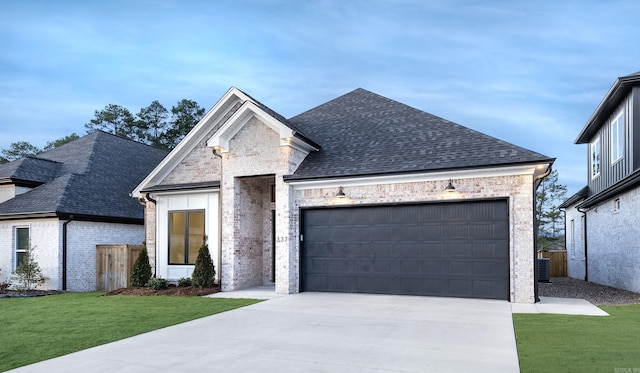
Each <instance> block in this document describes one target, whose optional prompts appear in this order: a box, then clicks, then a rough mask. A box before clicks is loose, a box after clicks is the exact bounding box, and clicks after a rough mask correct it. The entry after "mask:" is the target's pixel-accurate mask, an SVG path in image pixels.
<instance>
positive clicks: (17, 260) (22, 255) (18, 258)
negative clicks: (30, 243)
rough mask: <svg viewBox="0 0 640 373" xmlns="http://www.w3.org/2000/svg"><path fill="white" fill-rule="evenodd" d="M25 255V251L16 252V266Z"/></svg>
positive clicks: (22, 260)
mask: <svg viewBox="0 0 640 373" xmlns="http://www.w3.org/2000/svg"><path fill="white" fill-rule="evenodd" d="M26 255H27V253H26V252H24V251H22V252H16V268H18V266H19V265H20V264H22V262H24V257H25V256H26Z"/></svg>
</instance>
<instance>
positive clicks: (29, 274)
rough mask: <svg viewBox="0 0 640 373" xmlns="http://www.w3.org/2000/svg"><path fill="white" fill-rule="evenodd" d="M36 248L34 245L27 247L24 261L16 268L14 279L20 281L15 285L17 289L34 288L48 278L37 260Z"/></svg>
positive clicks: (26, 289)
mask: <svg viewBox="0 0 640 373" xmlns="http://www.w3.org/2000/svg"><path fill="white" fill-rule="evenodd" d="M35 248H36V247H35V246H34V247H30V248H29V249H27V251H26V252H25V253H24V259H23V260H22V263H20V265H18V268H16V271H15V272H14V275H13V279H14V280H16V281H17V282H18V284H17V285H16V286H15V287H16V290H19V291H28V290H33V289H35V288H37V287H38V286H40V285H42V284H44V281H45V280H46V279H47V278H46V277H44V275H43V274H42V268H40V265H39V264H38V262H37V261H36V258H35V255H33V252H34V251H35Z"/></svg>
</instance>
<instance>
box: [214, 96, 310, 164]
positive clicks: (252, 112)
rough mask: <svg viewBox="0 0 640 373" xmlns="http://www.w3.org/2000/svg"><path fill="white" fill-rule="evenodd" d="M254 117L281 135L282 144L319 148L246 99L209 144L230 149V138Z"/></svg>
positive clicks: (300, 148) (306, 150)
mask: <svg viewBox="0 0 640 373" xmlns="http://www.w3.org/2000/svg"><path fill="white" fill-rule="evenodd" d="M252 118H257V119H258V120H260V122H262V123H264V124H265V125H267V126H268V127H269V128H271V129H272V130H273V131H275V132H276V133H277V134H278V136H279V137H280V146H291V147H294V148H296V149H298V150H302V151H304V152H307V153H308V152H310V151H313V150H318V147H317V145H316V146H314V145H315V144H313V143H311V144H310V141H308V140H307V139H303V138H300V137H299V136H296V134H297V132H296V131H295V130H294V129H293V128H291V127H290V126H288V125H287V124H286V123H287V122H283V121H280V120H278V119H277V116H275V115H272V114H271V113H270V112H267V111H265V110H264V109H263V106H260V105H258V104H256V103H255V102H252V101H245V102H244V103H243V104H242V105H241V106H240V107H239V108H238V110H237V111H236V112H235V113H233V115H232V116H231V117H230V118H229V119H227V121H226V122H225V123H224V124H223V125H222V127H220V128H219V129H218V130H217V131H216V133H215V134H214V135H213V137H211V139H209V140H208V141H207V146H209V147H212V148H214V149H217V150H219V151H221V152H228V151H229V140H231V138H232V137H233V136H235V135H236V134H237V133H238V132H239V131H240V130H241V129H242V128H243V127H244V126H245V125H246V124H247V123H248V122H249V121H250V120H251V119H252Z"/></svg>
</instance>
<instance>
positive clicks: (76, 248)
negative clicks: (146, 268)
mask: <svg viewBox="0 0 640 373" xmlns="http://www.w3.org/2000/svg"><path fill="white" fill-rule="evenodd" d="M166 155H167V152H166V151H164V150H159V149H155V148H153V147H150V146H147V145H144V144H141V143H137V142H134V141H131V140H127V139H123V138H120V137H117V136H114V135H111V134H108V133H105V132H101V131H96V132H93V133H91V134H88V135H86V136H84V137H81V138H79V139H77V140H75V141H72V142H69V143H67V144H64V145H62V146H59V147H57V148H54V149H52V150H49V151H46V152H43V153H40V154H38V155H37V156H30V157H25V158H22V159H19V160H16V161H13V162H10V163H5V164H2V165H0V268H1V269H2V272H1V274H2V276H5V277H7V275H9V274H10V273H12V272H13V271H14V270H15V269H16V267H17V266H18V264H19V263H20V262H21V260H22V259H23V256H24V253H25V251H26V250H27V249H28V248H29V247H33V248H34V255H35V257H36V260H37V261H38V263H39V264H40V267H41V268H42V270H43V274H44V275H45V276H46V277H47V281H46V282H45V284H44V286H43V287H44V288H47V289H58V290H69V291H93V290H95V289H96V244H140V243H142V242H143V241H144V207H143V206H142V205H141V204H140V203H139V202H138V201H136V200H134V199H132V198H131V197H130V196H129V193H130V191H131V190H132V189H133V188H134V187H135V186H136V185H137V183H139V182H140V180H142V179H143V178H144V177H145V176H146V175H147V174H148V173H149V172H151V170H153V168H154V167H155V166H156V165H157V164H158V163H160V161H161V160H162V158H164V157H165V156H166ZM0 280H2V279H0Z"/></svg>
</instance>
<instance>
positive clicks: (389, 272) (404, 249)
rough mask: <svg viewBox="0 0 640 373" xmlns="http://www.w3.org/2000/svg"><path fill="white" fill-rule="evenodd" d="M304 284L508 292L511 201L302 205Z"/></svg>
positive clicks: (483, 294) (493, 295)
mask: <svg viewBox="0 0 640 373" xmlns="http://www.w3.org/2000/svg"><path fill="white" fill-rule="evenodd" d="M302 218H303V220H302V225H303V226H302V228H303V230H302V233H303V237H302V238H303V242H302V249H301V264H302V268H301V275H302V276H301V286H302V290H303V291H330V292H349V293H377V294H407V295H431V296H451V297H470V298H488V299H508V297H509V228H508V227H509V221H508V207H507V201H506V200H488V201H471V202H451V203H430V204H409V205H383V206H366V207H344V208H325V209H310V210H303V211H302Z"/></svg>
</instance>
